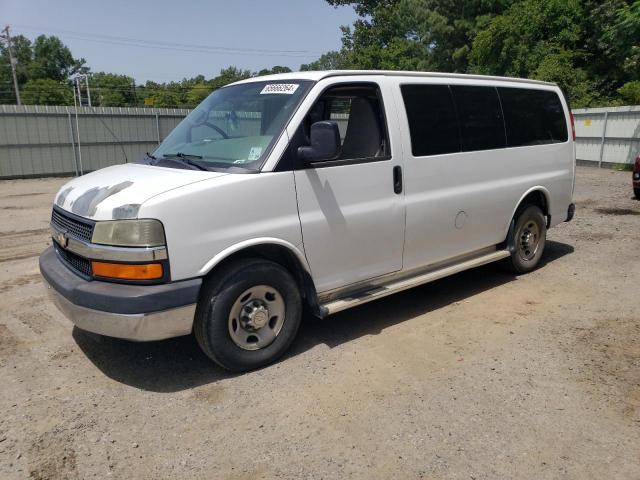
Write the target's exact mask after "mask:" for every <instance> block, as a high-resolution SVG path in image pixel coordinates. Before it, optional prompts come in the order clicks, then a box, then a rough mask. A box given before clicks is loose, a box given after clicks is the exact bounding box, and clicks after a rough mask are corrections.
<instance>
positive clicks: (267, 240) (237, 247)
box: [198, 237, 311, 276]
mask: <svg viewBox="0 0 640 480" xmlns="http://www.w3.org/2000/svg"><path fill="white" fill-rule="evenodd" d="M262 245H276V246H279V247H284V248H286V249H287V250H289V251H290V252H291V253H292V254H294V255H295V257H296V258H297V259H298V261H299V262H300V265H302V268H303V269H304V270H305V271H306V272H307V273H308V274H309V275H311V270H310V269H309V264H308V263H307V259H306V257H305V256H304V253H303V252H302V250H301V247H302V246H300V247H298V246H296V245H294V244H292V243H291V242H287V241H286V240H282V239H280V238H272V237H261V238H251V239H248V240H244V241H242V242H239V243H236V244H234V245H232V246H230V247H228V248H225V249H224V250H222V251H221V252H219V253H218V254H216V255H215V256H214V257H213V258H211V259H210V260H209V261H208V262H206V263H205V264H204V265H203V266H202V268H201V269H200V270H199V271H198V276H205V275H207V274H208V273H209V272H210V271H211V270H213V269H214V268H215V267H216V265H218V264H220V262H222V261H223V260H225V259H226V258H229V257H230V256H231V255H233V254H235V253H238V252H241V251H242V250H246V249H248V248H250V247H258V246H262Z"/></svg>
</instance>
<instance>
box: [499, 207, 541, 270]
mask: <svg viewBox="0 0 640 480" xmlns="http://www.w3.org/2000/svg"><path fill="white" fill-rule="evenodd" d="M546 240H547V221H546V219H545V216H544V214H543V213H542V210H540V207H537V206H535V205H529V206H527V207H525V208H523V209H522V210H521V211H520V212H519V213H518V214H517V216H516V224H515V228H514V238H513V245H514V247H515V248H514V251H513V252H512V253H511V257H509V258H508V259H507V265H508V267H509V269H510V270H511V271H512V272H513V273H516V274H520V273H527V272H530V271H531V270H533V269H535V268H536V267H537V266H538V263H539V262H540V258H541V257H542V253H543V252H544V246H545V243H546Z"/></svg>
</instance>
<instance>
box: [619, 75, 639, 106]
mask: <svg viewBox="0 0 640 480" xmlns="http://www.w3.org/2000/svg"><path fill="white" fill-rule="evenodd" d="M618 93H619V94H620V96H621V97H622V100H623V101H624V102H625V103H626V104H627V105H640V80H635V81H633V82H627V83H625V84H624V85H623V86H622V87H620V88H619V89H618Z"/></svg>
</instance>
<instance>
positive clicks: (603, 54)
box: [470, 0, 640, 107]
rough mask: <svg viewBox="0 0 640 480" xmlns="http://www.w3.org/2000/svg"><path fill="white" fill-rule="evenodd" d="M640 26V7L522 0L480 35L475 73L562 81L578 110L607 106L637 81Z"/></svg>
mask: <svg viewBox="0 0 640 480" xmlns="http://www.w3.org/2000/svg"><path fill="white" fill-rule="evenodd" d="M635 5H637V6H640V2H638V1H636V2H635ZM639 28H640V7H635V6H631V5H630V2H625V1H623V0H605V2H600V1H597V2H596V1H590V0H587V1H584V0H582V1H580V0H524V1H519V2H518V3H515V4H513V5H512V6H511V7H510V8H509V9H507V10H506V11H505V12H504V14H502V15H500V16H498V17H495V18H494V19H493V20H491V22H489V24H488V25H487V26H486V28H484V29H483V30H481V31H480V32H479V33H478V34H477V36H476V37H475V39H474V42H473V47H472V51H471V55H470V57H471V61H472V70H473V71H476V72H479V73H486V74H494V75H508V76H517V77H525V78H536V79H540V80H548V81H552V82H557V83H558V84H559V85H560V86H561V87H562V88H563V89H564V90H565V91H566V92H567V93H568V95H569V97H570V99H571V101H572V106H574V107H585V106H592V105H597V104H602V103H608V102H611V101H613V100H614V98H615V97H616V95H617V93H616V90H617V89H618V88H620V87H621V86H622V84H623V82H624V81H625V80H631V79H632V77H633V76H634V74H635V77H636V78H637V69H636V70H634V69H633V68H631V69H630V68H629V65H633V64H636V62H637V57H636V58H635V60H634V53H633V52H634V51H635V52H637V51H638V47H637V43H638V39H639V38H640V30H639ZM613 32H615V33H613ZM620 39H622V41H619V40H620Z"/></svg>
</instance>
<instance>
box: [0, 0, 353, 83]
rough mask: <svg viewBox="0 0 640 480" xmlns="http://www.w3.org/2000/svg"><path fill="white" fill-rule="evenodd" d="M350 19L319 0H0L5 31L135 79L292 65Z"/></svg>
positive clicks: (328, 41) (309, 56) (333, 45)
mask: <svg viewBox="0 0 640 480" xmlns="http://www.w3.org/2000/svg"><path fill="white" fill-rule="evenodd" d="M355 19H356V15H355V13H354V11H353V9H352V8H351V7H340V8H337V9H336V8H334V7H332V6H330V5H329V4H327V3H326V1H324V0H209V1H205V0H176V1H167V0H155V1H151V0H128V1H127V0H103V1H97V0H84V1H79V0H76V1H70V0H0V28H4V26H5V25H10V27H11V35H19V34H22V35H25V36H26V37H28V38H31V39H33V38H35V37H36V36H38V35H39V34H45V35H55V36H57V37H59V38H60V39H61V40H62V41H63V43H65V44H66V45H67V46H68V47H69V48H70V50H71V53H72V54H73V56H74V57H75V58H80V57H83V58H84V59H85V60H86V62H87V65H88V66H89V67H90V68H91V71H93V72H99V71H105V72H110V73H118V74H124V75H129V76H131V77H133V78H135V80H136V82H137V83H143V82H145V81H147V80H154V81H158V82H167V81H171V80H180V79H182V78H185V77H186V78H189V77H193V76H196V75H198V74H203V75H204V76H205V77H206V78H212V77H215V76H216V75H217V74H218V73H219V72H220V70H221V69H222V68H225V67H227V66H229V65H235V66H237V67H240V68H242V69H249V70H252V71H257V70H260V69H262V68H270V67H272V66H274V65H283V66H287V67H289V68H291V69H292V70H298V69H299V67H300V64H302V63H308V62H310V61H313V60H315V59H316V58H318V57H319V56H320V55H321V54H322V53H324V52H326V51H329V50H336V49H338V48H339V47H340V45H341V43H340V37H341V32H340V28H339V27H340V26H341V25H350V24H351V23H353V21H354V20H355Z"/></svg>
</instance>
